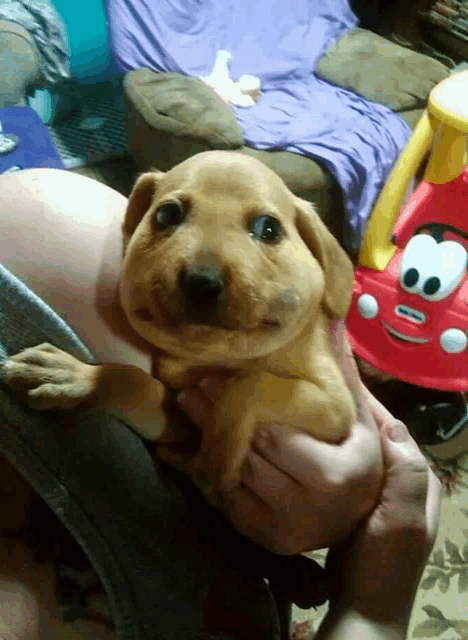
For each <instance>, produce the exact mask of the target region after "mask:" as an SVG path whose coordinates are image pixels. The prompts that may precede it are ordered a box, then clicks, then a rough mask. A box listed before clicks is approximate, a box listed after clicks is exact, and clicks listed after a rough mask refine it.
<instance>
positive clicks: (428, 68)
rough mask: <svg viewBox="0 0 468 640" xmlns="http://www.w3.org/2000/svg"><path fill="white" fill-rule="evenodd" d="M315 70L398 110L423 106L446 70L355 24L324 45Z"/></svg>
mask: <svg viewBox="0 0 468 640" xmlns="http://www.w3.org/2000/svg"><path fill="white" fill-rule="evenodd" d="M317 73H318V75H320V76H322V77H323V78H325V80H328V81H330V82H333V83H334V84H337V85H339V86H340V87H343V88H344V89H351V90H353V91H355V92H356V93H359V94H360V95H362V96H364V97H365V98H367V99H368V100H372V101H373V102H379V103H381V104H384V105H387V106H388V107H390V108H391V109H393V110H394V111H398V112H400V111H410V110H413V109H422V108H425V106H426V104H427V99H428V97H429V93H430V92H431V89H432V88H433V87H434V86H435V85H436V84H438V83H439V82H440V81H441V80H443V79H444V78H446V77H447V76H448V75H450V70H449V69H448V68H447V67H446V66H445V65H443V64H442V63H441V62H439V61H437V60H434V59H433V58H430V57H429V56H425V55H423V54H421V53H417V52H415V51H411V50H410V49H406V48H405V47H401V46H400V45H397V44H394V43H393V42H390V41H389V40H387V39H385V38H383V37H382V36H379V35H377V34H375V33H372V32H371V31H367V30H366V29H360V28H358V27H356V28H355V29H352V30H351V31H350V32H349V33H347V34H345V35H344V36H342V37H341V38H340V39H339V40H338V42H336V43H335V45H334V46H332V47H330V49H328V51H327V52H326V54H325V55H324V57H323V58H322V59H321V60H320V61H319V63H318V66H317Z"/></svg>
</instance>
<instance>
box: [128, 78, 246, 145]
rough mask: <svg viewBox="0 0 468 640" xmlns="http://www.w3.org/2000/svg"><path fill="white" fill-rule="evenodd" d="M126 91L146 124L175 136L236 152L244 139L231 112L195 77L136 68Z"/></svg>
mask: <svg viewBox="0 0 468 640" xmlns="http://www.w3.org/2000/svg"><path fill="white" fill-rule="evenodd" d="M124 86H125V91H126V93H127V96H128V97H129V99H130V100H131V101H132V102H133V104H134V105H135V107H136V108H137V109H138V111H139V112H140V113H141V114H142V116H143V117H144V119H145V120H146V122H147V123H148V124H149V125H150V126H151V127H154V128H155V129H157V130H159V129H163V130H165V131H167V132H169V133H173V134H175V135H177V136H189V137H191V138H195V139H197V140H199V141H202V142H206V143H207V144H208V145H209V147H212V148H215V149H236V148H239V147H240V146H242V144H243V143H244V136H243V133H242V129H241V128H240V126H239V124H238V122H237V120H236V116H235V114H234V111H233V110H232V109H231V107H230V106H229V105H228V104H227V103H225V102H224V101H223V100H222V99H221V98H220V97H219V96H218V94H217V93H215V92H214V91H213V89H211V88H210V87H208V86H207V85H206V84H205V83H204V82H202V81H201V80H199V79H198V78H193V77H189V76H184V75H182V74H180V73H158V72H156V71H152V70H151V69H147V68H142V69H135V70H134V71H130V72H129V73H127V74H126V76H125V78H124Z"/></svg>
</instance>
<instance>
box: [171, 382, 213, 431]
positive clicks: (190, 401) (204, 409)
mask: <svg viewBox="0 0 468 640" xmlns="http://www.w3.org/2000/svg"><path fill="white" fill-rule="evenodd" d="M176 399H177V403H178V405H179V406H180V408H181V409H183V410H184V411H185V413H186V414H187V415H188V416H189V418H190V419H191V420H193V422H194V423H195V424H196V425H197V427H200V429H203V427H204V426H205V425H206V424H207V422H208V421H209V419H210V416H211V412H212V410H213V403H212V402H211V400H210V399H209V398H208V396H207V395H206V393H204V392H203V391H201V389H198V388H197V387H187V388H185V389H182V391H180V392H179V393H178V394H177V398H176Z"/></svg>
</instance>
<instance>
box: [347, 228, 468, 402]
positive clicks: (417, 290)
mask: <svg viewBox="0 0 468 640" xmlns="http://www.w3.org/2000/svg"><path fill="white" fill-rule="evenodd" d="M465 236H466V234H465V233H464V232H463V231H459V233H457V230H455V229H454V228H453V227H452V226H448V225H427V226H425V227H421V228H419V229H418V230H417V231H416V233H415V235H413V237H411V238H410V240H409V241H408V243H407V244H406V246H405V247H404V248H400V249H398V250H397V251H396V253H395V255H394V256H393V258H392V259H391V260H390V262H389V264H388V266H387V268H386V269H385V270H384V271H382V272H380V271H375V270H373V269H368V268H366V267H359V269H358V270H357V271H356V276H355V285H354V297H353V303H352V306H351V309H350V313H349V315H348V330H349V332H350V335H351V341H352V342H353V343H354V344H355V345H356V344H357V343H358V341H359V343H358V344H359V349H358V353H359V354H360V355H361V356H362V357H363V358H364V359H365V360H367V361H368V362H370V363H371V364H373V365H374V366H375V367H377V368H379V369H381V370H383V371H386V372H387V373H390V374H391V375H394V376H395V377H400V378H401V377H404V379H406V380H407V381H409V382H412V383H414V384H419V385H421V384H423V385H424V386H428V387H436V388H439V389H451V390H459V389H460V388H463V387H464V388H467V385H468V358H467V351H468V349H467V345H468V277H467V265H468V251H467V248H466V247H468V241H467V238H466V237H465ZM441 362H443V364H444V367H443V371H442V373H441V371H440V363H441ZM403 363H404V365H403ZM403 371H404V374H403V375H402V372H403ZM434 371H437V373H436V374H435V373H433V372H434Z"/></svg>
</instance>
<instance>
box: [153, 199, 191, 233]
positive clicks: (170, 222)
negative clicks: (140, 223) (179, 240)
mask: <svg viewBox="0 0 468 640" xmlns="http://www.w3.org/2000/svg"><path fill="white" fill-rule="evenodd" d="M155 218H156V223H157V225H158V227H159V228H160V229H161V230H164V229H168V228H170V227H176V226H177V225H179V224H181V223H182V222H183V221H184V218H185V213H184V208H183V206H182V204H181V203H180V202H175V201H172V202H165V203H164V204H162V205H161V206H160V207H159V208H158V210H157V211H156V216H155Z"/></svg>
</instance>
